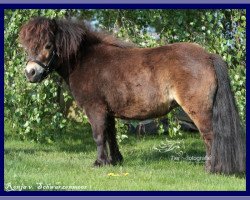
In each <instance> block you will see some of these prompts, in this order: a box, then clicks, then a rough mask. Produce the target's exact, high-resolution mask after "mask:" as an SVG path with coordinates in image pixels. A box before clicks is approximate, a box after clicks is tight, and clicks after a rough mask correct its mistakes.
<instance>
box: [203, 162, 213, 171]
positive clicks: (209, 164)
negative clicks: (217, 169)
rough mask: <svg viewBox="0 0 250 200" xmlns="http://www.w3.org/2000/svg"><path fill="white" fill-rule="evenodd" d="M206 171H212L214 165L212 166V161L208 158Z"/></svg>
mask: <svg viewBox="0 0 250 200" xmlns="http://www.w3.org/2000/svg"><path fill="white" fill-rule="evenodd" d="M205 171H206V172H208V173H210V172H212V166H211V161H210V160H206V163H205Z"/></svg>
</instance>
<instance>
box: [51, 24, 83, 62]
mask: <svg viewBox="0 0 250 200" xmlns="http://www.w3.org/2000/svg"><path fill="white" fill-rule="evenodd" d="M56 23H57V32H56V37H55V45H56V49H57V54H58V56H59V57H60V58H62V60H65V59H70V58H72V57H73V56H75V55H76V53H77V51H78V49H79V46H80V44H81V43H82V41H83V39H84V36H85V27H84V26H83V25H81V24H79V23H74V22H70V21H66V20H60V21H56Z"/></svg>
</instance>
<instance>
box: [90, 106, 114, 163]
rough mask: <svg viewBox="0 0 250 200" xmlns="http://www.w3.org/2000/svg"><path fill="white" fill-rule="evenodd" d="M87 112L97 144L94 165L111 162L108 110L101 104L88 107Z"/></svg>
mask: <svg viewBox="0 0 250 200" xmlns="http://www.w3.org/2000/svg"><path fill="white" fill-rule="evenodd" d="M86 114H87V116H88V118H89V122H90V124H91V128H92V132H93V138H94V140H95V143H96V145H97V159H96V161H95V162H94V166H102V165H107V164H110V163H111V161H110V159H109V157H108V152H107V145H106V141H107V136H106V134H105V133H106V131H105V129H106V126H107V125H106V112H105V110H104V109H102V108H101V107H100V106H95V107H92V108H89V109H86Z"/></svg>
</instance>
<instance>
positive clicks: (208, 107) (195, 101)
mask: <svg viewBox="0 0 250 200" xmlns="http://www.w3.org/2000/svg"><path fill="white" fill-rule="evenodd" d="M188 99H189V101H186V100H185V101H178V104H179V105H180V106H181V107H182V108H183V110H184V111H185V112H186V113H187V114H188V115H189V117H190V118H191V119H192V120H193V122H194V123H195V125H196V126H197V128H198V129H199V132H200V134H201V137H202V139H203V141H204V143H205V146H206V157H205V160H206V162H205V169H206V171H208V172H210V170H211V148H212V143H213V137H214V136H213V126H212V115H213V112H212V108H213V106H212V105H213V104H212V99H211V100H208V98H207V97H204V96H203V98H202V96H195V98H188Z"/></svg>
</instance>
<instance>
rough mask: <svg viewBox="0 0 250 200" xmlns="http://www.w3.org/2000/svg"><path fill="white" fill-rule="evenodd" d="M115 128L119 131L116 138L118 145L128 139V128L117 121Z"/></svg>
mask: <svg viewBox="0 0 250 200" xmlns="http://www.w3.org/2000/svg"><path fill="white" fill-rule="evenodd" d="M115 121H116V123H115V128H116V131H117V134H116V138H117V141H118V143H121V142H122V141H123V140H125V139H126V138H128V136H127V133H128V126H127V125H125V124H124V123H123V122H122V121H121V120H118V119H116V120H115Z"/></svg>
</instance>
